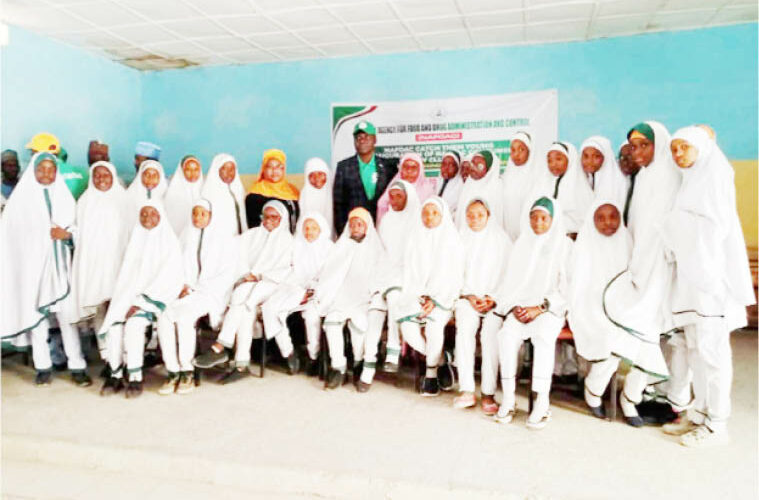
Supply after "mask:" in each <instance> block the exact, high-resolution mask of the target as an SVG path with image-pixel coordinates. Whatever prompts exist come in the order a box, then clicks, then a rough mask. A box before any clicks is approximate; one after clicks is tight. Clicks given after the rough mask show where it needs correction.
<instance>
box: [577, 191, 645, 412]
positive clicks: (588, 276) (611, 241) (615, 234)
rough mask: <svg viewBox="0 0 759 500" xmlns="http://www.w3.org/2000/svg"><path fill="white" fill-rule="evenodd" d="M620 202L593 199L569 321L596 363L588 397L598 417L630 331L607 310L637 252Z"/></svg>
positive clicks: (581, 350)
mask: <svg viewBox="0 0 759 500" xmlns="http://www.w3.org/2000/svg"><path fill="white" fill-rule="evenodd" d="M621 206H622V205H621V204H620V203H619V202H618V201H615V200H604V199H601V200H597V201H595V202H594V203H593V205H591V208H590V210H589V211H588V215H587V216H586V217H585V222H583V226H582V228H581V229H580V232H579V233H578V234H577V241H576V242H575V244H574V248H573V250H572V265H571V267H570V269H571V270H572V272H571V273H570V276H571V279H570V286H569V313H568V320H569V326H570V327H571V328H572V336H573V338H574V343H575V346H576V348H577V353H578V354H579V355H580V356H582V357H583V358H585V359H586V360H588V361H589V362H590V363H591V367H590V372H589V373H588V375H587V377H586V378H585V402H586V403H587V404H588V407H589V408H590V410H591V412H592V414H593V415H594V416H596V417H598V418H605V416H606V415H605V413H604V410H603V406H602V404H601V403H602V400H601V398H602V396H603V393H604V391H605V390H606V386H607V385H608V384H609V381H610V380H611V377H612V375H613V374H614V372H615V371H616V370H617V367H618V366H619V358H618V357H616V356H615V355H614V354H615V353H616V345H615V341H616V340H617V339H619V338H620V337H623V336H625V335H627V333H625V332H624V331H623V330H622V329H620V328H619V326H617V325H615V324H614V323H612V322H611V321H609V319H608V318H607V317H606V314H604V310H603V293H604V289H605V288H606V285H607V284H608V283H609V282H610V281H611V280H612V279H613V278H614V277H615V276H617V275H618V274H620V273H622V272H624V271H625V270H626V269H627V266H628V264H629V262H630V255H631V254H632V239H631V237H630V233H629V232H628V231H627V228H625V226H624V224H622V209H621V208H620V207H621ZM633 369H635V368H633ZM632 379H633V377H630V379H628V380H632Z"/></svg>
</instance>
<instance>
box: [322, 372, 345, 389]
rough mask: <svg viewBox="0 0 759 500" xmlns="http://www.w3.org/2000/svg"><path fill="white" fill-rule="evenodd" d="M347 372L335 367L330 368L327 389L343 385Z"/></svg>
mask: <svg viewBox="0 0 759 500" xmlns="http://www.w3.org/2000/svg"><path fill="white" fill-rule="evenodd" d="M344 378H345V374H344V373H342V372H340V371H339V370H335V369H334V368H330V369H329V372H328V373H327V387H326V388H327V389H337V388H338V387H340V386H341V385H343V380H344Z"/></svg>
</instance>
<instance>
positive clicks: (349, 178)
mask: <svg viewBox="0 0 759 500" xmlns="http://www.w3.org/2000/svg"><path fill="white" fill-rule="evenodd" d="M376 143H377V130H376V129H375V128H374V125H372V124H371V123H369V122H367V121H361V122H359V123H358V124H357V125H356V127H355V128H354V129H353V146H354V147H355V148H356V154H355V155H353V156H351V157H349V158H345V159H344V160H341V161H339V162H338V164H337V171H336V172H335V184H334V189H333V191H332V209H333V212H334V216H335V229H336V231H337V234H338V235H339V234H341V233H342V231H343V228H344V227H345V224H346V223H347V222H348V212H350V211H351V210H352V209H354V208H355V207H364V208H366V209H367V210H369V213H371V214H372V218H373V219H375V220H376V218H377V200H379V197H380V196H382V193H384V192H385V189H387V185H388V184H390V181H391V180H392V179H393V177H394V176H395V174H396V173H398V160H397V159H390V158H381V157H379V156H376V155H375V154H374V146H375V144H376Z"/></svg>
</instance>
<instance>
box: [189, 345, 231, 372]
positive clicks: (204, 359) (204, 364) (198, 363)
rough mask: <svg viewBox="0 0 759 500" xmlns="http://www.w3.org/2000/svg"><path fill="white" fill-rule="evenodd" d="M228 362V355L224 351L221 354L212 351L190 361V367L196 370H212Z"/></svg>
mask: <svg viewBox="0 0 759 500" xmlns="http://www.w3.org/2000/svg"><path fill="white" fill-rule="evenodd" d="M227 361H229V353H228V352H227V350H226V349H224V350H223V351H221V352H216V351H214V350H213V349H211V350H210V351H208V352H207V353H205V354H201V355H200V356H198V357H197V358H195V359H193V360H192V365H193V366H194V367H196V368H203V369H208V368H213V367H214V366H218V365H223V364H224V363H226V362H227Z"/></svg>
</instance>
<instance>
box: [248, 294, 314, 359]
mask: <svg viewBox="0 0 759 500" xmlns="http://www.w3.org/2000/svg"><path fill="white" fill-rule="evenodd" d="M305 293H306V290H305V289H304V288H302V287H298V286H294V285H281V286H279V287H278V288H277V290H276V291H275V292H274V293H273V294H272V295H271V297H269V298H268V299H267V300H266V301H265V302H264V303H263V305H262V306H261V318H262V319H263V324H264V332H265V333H266V338H272V337H274V339H275V341H276V342H277V347H279V351H280V353H281V354H282V356H283V357H287V356H289V355H290V354H291V353H292V352H293V342H292V336H291V334H290V330H289V329H288V327H287V317H288V316H289V315H290V314H292V313H294V312H300V313H301V317H303V322H304V323H305V326H306V350H307V351H308V357H309V358H310V359H312V360H315V359H316V358H317V357H318V356H319V337H320V336H321V318H320V317H319V313H318V312H317V310H316V305H315V303H314V302H313V301H309V302H306V303H305V304H302V305H301V303H300V302H301V300H303V296H304V295H305Z"/></svg>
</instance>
